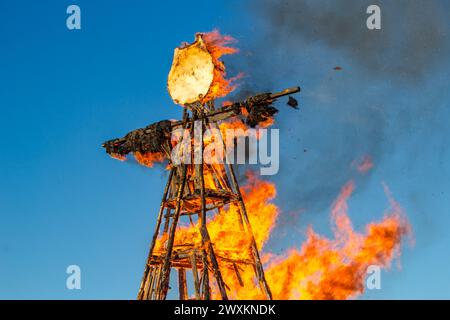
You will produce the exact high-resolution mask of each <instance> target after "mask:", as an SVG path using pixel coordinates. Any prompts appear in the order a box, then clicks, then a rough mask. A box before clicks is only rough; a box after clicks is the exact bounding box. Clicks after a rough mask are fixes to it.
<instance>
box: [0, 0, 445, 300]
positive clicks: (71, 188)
mask: <svg viewBox="0 0 450 320" xmlns="http://www.w3.org/2000/svg"><path fill="white" fill-rule="evenodd" d="M73 3H75V4H78V5H79V6H80V7H81V11H82V30H78V31H69V30H68V29H67V28H66V25H65V19H66V17H67V15H66V13H65V11H66V8H67V6H68V5H70V4H72V2H67V1H41V2H36V1H22V0H19V1H2V2H1V3H0V39H1V47H0V108H1V116H0V133H1V137H2V147H3V148H2V152H1V155H0V168H1V169H0V298H2V299H23V298H25V299H49V298H56V299H133V298H135V296H136V293H137V290H138V288H139V283H140V278H141V275H142V271H143V267H144V263H145V258H146V255H147V248H148V244H149V242H150V238H151V234H152V232H153V227H154V222H155V220H156V213H157V212H156V210H157V208H158V207H159V201H160V198H161V195H162V190H163V187H164V183H165V179H166V178H167V174H166V172H165V171H164V170H162V168H161V167H155V168H153V169H147V168H143V167H140V166H138V165H136V164H133V163H132V162H128V163H121V162H119V161H114V160H112V159H110V158H109V157H108V156H107V155H106V154H105V153H104V151H103V150H102V148H101V147H100V145H101V143H102V142H103V141H105V140H108V139H111V138H115V137H118V136H121V135H123V134H125V133H127V132H128V131H130V130H132V129H135V128H139V127H143V126H145V125H147V124H150V123H152V122H155V121H159V120H162V119H173V118H179V117H180V115H181V108H180V107H178V106H175V105H173V103H172V101H171V100H170V98H169V95H168V93H167V91H166V86H165V83H166V77H167V73H168V70H169V68H170V64H171V59H172V53H173V49H174V48H175V47H176V46H178V45H179V44H180V43H181V42H183V41H192V40H193V36H194V33H195V32H198V31H209V30H212V29H214V28H218V29H219V30H221V31H222V32H223V33H227V34H231V35H233V36H234V37H236V38H237V39H238V41H239V42H238V44H237V45H238V46H239V47H241V46H242V47H243V50H242V52H241V55H244V56H247V57H248V56H251V55H254V56H255V55H256V56H257V55H258V50H251V49H249V47H248V46H249V44H251V43H253V42H254V39H255V38H258V37H260V38H264V35H265V34H267V35H269V34H271V33H270V30H265V28H268V25H267V24H265V23H263V22H261V21H260V20H258V19H257V18H255V17H254V14H253V12H252V10H251V9H249V7H248V6H246V5H245V4H243V3H242V2H241V1H214V2H211V1H194V2H186V1H170V2H169V1H166V2H157V3H150V2H149V1H133V2H131V3H130V2H126V3H125V2H123V1H98V0H96V1H82V0H78V1H75V2H73ZM447 30H448V29H447ZM246 46H247V47H246ZM271 49H273V55H274V58H273V61H276V62H277V63H280V61H281V62H283V61H284V62H285V63H286V64H287V65H290V66H292V68H288V69H292V70H293V71H292V72H291V73H290V72H287V71H286V68H285V69H280V70H281V71H280V72H278V70H276V69H275V70H274V71H273V74H269V75H265V76H266V77H270V78H271V79H272V80H271V84H272V85H273V86H274V88H272V89H273V90H278V89H281V88H283V87H288V86H293V85H297V84H298V85H301V86H302V89H303V92H302V95H301V98H300V103H301V107H302V110H301V111H300V112H295V111H293V110H291V109H289V108H282V107H280V109H282V110H281V112H280V115H279V117H278V123H279V124H278V127H279V128H280V136H281V138H282V143H281V151H280V152H281V168H280V173H279V174H278V175H276V176H274V177H271V178H270V180H272V181H274V182H275V183H276V184H277V186H278V192H279V196H278V198H277V199H276V201H275V202H276V203H277V205H278V206H279V207H280V208H281V217H280V223H279V225H280V226H279V228H278V229H277V230H278V232H277V234H276V235H275V236H274V237H273V238H272V239H271V240H270V241H269V243H268V246H267V248H266V249H267V250H268V251H274V252H276V253H279V252H282V251H283V249H286V248H289V247H291V246H299V245H300V244H301V242H302V240H303V239H304V230H305V228H306V226H307V225H308V224H313V225H314V227H315V229H316V230H318V231H319V232H321V233H324V234H329V223H328V221H329V215H328V208H327V205H324V204H327V203H328V204H331V202H332V201H333V198H334V197H335V196H336V195H337V193H336V192H335V191H338V189H336V186H337V185H342V184H343V183H345V182H346V181H347V180H349V179H352V178H354V179H356V184H357V185H356V186H357V190H356V192H355V195H354V196H353V197H352V198H351V201H350V208H351V209H350V215H351V217H352V219H353V221H354V223H355V227H356V228H358V229H361V228H363V227H364V225H365V224H366V223H367V222H369V221H372V220H377V219H380V218H381V217H382V214H383V210H384V209H385V208H386V207H387V205H388V203H387V199H386V197H385V196H384V193H383V188H382V185H381V183H382V182H385V183H387V184H388V185H389V187H390V189H391V191H392V193H393V195H394V197H395V198H396V200H397V201H398V202H399V203H400V204H401V205H402V206H403V208H404V209H405V211H406V213H407V215H408V218H409V220H410V222H411V224H412V226H413V229H414V235H415V245H414V247H409V246H408V245H407V244H406V245H404V246H403V247H402V248H403V250H402V251H403V253H402V257H401V259H400V260H401V268H398V267H397V266H396V264H394V265H393V267H392V269H391V270H390V271H388V272H383V275H382V289H381V290H376V291H370V292H367V293H366V294H365V295H364V296H363V298H367V299H370V298H382V299H400V298H426V299H427V298H449V297H450V291H449V289H448V288H450V277H449V276H448V267H449V265H450V255H449V254H448V252H449V249H448V247H449V245H450V233H449V232H448V228H447V226H448V225H450V216H449V214H448V210H449V205H450V193H449V187H450V185H449V184H450V179H449V178H450V168H449V165H448V163H449V161H450V153H449V151H448V148H447V145H448V138H447V137H448V136H449V135H450V127H449V126H448V119H449V116H450V111H449V110H450V109H449V106H450V94H449V91H448V85H449V82H450V81H449V80H450V79H449V70H450V69H449V66H450V65H449V61H447V60H445V59H448V55H447V56H445V57H444V58H441V59H443V61H440V62H441V63H439V64H437V65H434V66H430V70H429V72H427V73H426V74H425V76H424V77H423V78H422V79H420V80H419V82H418V83H415V84H403V83H400V84H398V83H395V80H392V81H390V80H386V79H385V78H377V77H372V75H370V74H369V73H368V72H367V70H366V69H364V68H363V67H361V65H360V64H358V62H357V61H355V60H353V59H352V58H351V57H350V56H349V55H348V54H347V53H346V52H345V50H341V49H339V48H338V49H336V48H332V47H329V46H328V45H327V43H326V42H321V41H310V40H309V41H306V40H305V42H304V43H302V50H299V51H295V52H294V53H292V52H291V53H289V55H286V56H285V54H286V53H285V52H284V51H282V50H277V49H276V48H274V47H271V46H267V47H266V48H265V50H267V51H268V52H269V53H270V52H271V51H270V50H271ZM250 53H251V55H250ZM267 56H268V55H267V52H266V53H265V55H264V57H267ZM269 57H270V54H269ZM390 58H391V57H384V58H383V57H381V61H382V62H383V61H385V60H383V59H390ZM265 59H266V58H265ZM228 61H229V65H230V70H232V71H234V70H237V69H239V68H240V66H242V68H243V69H244V70H243V71H244V72H246V73H247V74H248V76H249V79H250V78H251V76H252V74H251V70H254V69H252V68H250V67H248V65H246V64H245V61H247V60H245V59H244V60H239V58H235V57H232V58H230V59H229V60H228ZM234 62H235V64H234V65H233V63H234ZM266 62H267V63H270V62H271V59H270V58H268V59H267V60H266ZM336 65H342V66H343V67H344V69H343V72H342V73H336V72H335V71H333V70H332V69H333V67H334V66H336ZM247 67H248V68H247ZM274 67H275V66H274ZM412 67H414V66H412ZM283 70H284V71H283ZM249 73H250V74H249ZM257 80H258V79H253V80H252V81H257ZM243 81H246V80H245V79H244V80H243ZM264 85H265V84H263V85H261V87H263V86H264ZM258 89H259V88H258ZM264 89H265V88H264ZM363 108H375V109H376V110H378V111H377V112H376V115H381V114H382V115H383V119H384V120H383V121H382V123H383V134H382V135H381V137H382V138H380V136H377V139H378V138H380V139H381V140H382V141H381V142H380V141H378V142H377V143H376V144H375V145H373V144H371V143H366V142H370V137H371V133H370V132H369V133H368V132H366V131H365V129H364V126H362V127H360V126H359V125H358V124H356V125H355V123H360V122H362V123H364V121H369V122H370V121H375V120H373V119H371V118H370V117H365V116H366V115H367V113H364V112H360V111H361V109H363ZM411 108H413V110H415V111H414V113H412V112H411V111H410V110H411ZM355 110H358V112H357V117H352V115H354V112H355ZM417 110H420V112H417ZM406 120H407V121H406ZM349 126H350V127H351V128H354V131H350V132H351V135H355V136H358V135H361V136H363V137H368V139H367V140H365V139H361V140H357V141H356V142H357V143H356V144H353V142H350V141H352V139H351V138H352V137H351V136H348V134H349V131H348V130H347V128H348V127H349ZM330 146H331V147H330ZM348 149H351V155H350V156H353V155H355V156H358V155H364V154H367V153H369V154H371V153H372V152H373V151H376V154H377V156H376V157H375V165H376V166H375V169H374V170H373V172H372V173H371V174H370V175H367V176H363V177H362V176H360V175H357V174H356V173H355V172H354V171H352V169H351V168H349V166H350V163H347V164H345V165H344V164H343V161H340V160H341V159H347V155H345V156H344V155H342V154H341V153H342V152H343V151H342V150H348ZM373 149H376V150H373ZM305 150H307V152H305ZM333 163H335V165H333ZM294 165H295V166H296V170H295V172H292V170H291V169H290V168H292V167H293V166H294ZM311 168H314V169H313V170H312V171H311ZM308 172H314V173H315V174H316V173H320V174H318V176H317V179H316V178H315V177H314V176H313V177H312V176H311V174H309V175H308ZM319 175H320V177H319ZM330 181H331V182H330ZM322 190H326V192H325V191H324V192H322ZM299 194H300V196H299ZM302 194H303V196H302ZM316 198H317V199H316ZM316 201H317V202H316ZM319 202H320V205H319V204H318V203H319ZM283 213H284V214H285V215H284V217H283ZM286 213H294V214H295V216H296V217H297V218H296V219H295V225H294V223H293V222H292V221H290V220H288V218H287V215H286ZM287 223H289V224H290V226H289V227H287V226H286V225H287ZM282 235H284V236H282ZM71 264H77V265H79V266H80V267H81V270H82V289H81V290H78V291H77V290H72V291H70V290H67V289H66V277H67V275H66V273H65V270H66V267H67V266H68V265H71Z"/></svg>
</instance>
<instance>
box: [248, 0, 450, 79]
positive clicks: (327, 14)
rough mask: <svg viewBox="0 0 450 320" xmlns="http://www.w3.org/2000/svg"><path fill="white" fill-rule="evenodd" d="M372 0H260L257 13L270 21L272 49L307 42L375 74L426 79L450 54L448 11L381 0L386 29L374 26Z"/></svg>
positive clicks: (420, 0)
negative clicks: (371, 27)
mask: <svg viewBox="0 0 450 320" xmlns="http://www.w3.org/2000/svg"><path fill="white" fill-rule="evenodd" d="M371 4H374V1H372V0H341V1H337V2H336V1H317V0H281V1H280V0H262V1H261V0H258V1H255V2H253V3H252V5H253V6H254V12H256V13H257V15H258V17H260V18H261V19H262V20H263V21H264V22H265V23H267V24H268V26H269V28H267V30H270V32H271V33H270V34H268V35H266V36H265V37H264V41H267V39H270V40H269V41H270V42H271V43H270V44H267V43H266V44H265V45H266V48H270V49H271V51H273V50H274V49H275V50H277V51H278V52H280V51H281V52H283V53H286V52H289V51H292V50H298V49H301V48H300V47H299V44H301V43H302V42H303V41H305V42H316V43H323V44H324V45H326V46H327V47H328V48H330V49H333V50H339V51H342V52H343V53H344V54H346V55H347V56H348V58H351V59H354V61H355V62H356V63H357V64H358V65H359V66H360V67H363V68H365V69H366V71H367V72H369V73H370V74H371V75H373V76H380V77H388V78H393V79H395V80H401V81H411V80H418V79H420V78H422V77H423V76H424V75H425V74H426V73H427V72H428V71H429V68H431V67H433V66H434V65H436V63H437V62H438V61H439V59H440V58H442V57H445V55H446V54H447V53H448V35H447V33H448V23H447V21H446V16H445V15H444V14H443V13H444V12H447V10H446V8H445V6H444V5H441V2H439V1H432V0H417V1H408V0H396V1H389V0H379V1H376V4H377V5H378V6H379V7H380V8H381V18H382V19H381V21H382V29H381V30H369V29H368V28H367V26H366V20H367V18H368V17H369V15H368V14H367V13H366V10H367V8H368V6H369V5H371Z"/></svg>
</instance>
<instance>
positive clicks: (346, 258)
mask: <svg viewBox="0 0 450 320" xmlns="http://www.w3.org/2000/svg"><path fill="white" fill-rule="evenodd" d="M247 178H248V181H247V184H246V185H245V186H243V187H242V193H243V197H244V201H245V204H246V207H247V211H248V215H249V220H250V223H251V225H252V228H253V233H254V237H255V240H256V243H257V246H258V248H259V249H260V250H261V249H263V247H264V245H265V244H266V242H267V240H268V239H269V237H270V234H271V231H272V230H273V229H274V228H275V226H276V220H277V216H278V214H279V209H278V207H277V206H276V205H274V204H273V203H271V200H273V199H274V198H275V196H276V188H275V185H274V184H273V183H270V182H267V181H263V180H260V179H259V178H258V177H257V176H256V175H254V174H252V173H248V174H247ZM354 188H355V185H354V182H353V181H350V182H349V183H347V184H346V185H345V186H344V187H343V188H342V191H341V193H340V194H339V196H338V197H337V199H336V200H335V202H334V204H333V205H332V207H331V222H332V224H333V231H334V238H333V239H328V238H326V237H324V236H321V235H319V234H317V233H316V232H315V231H314V230H313V229H312V227H309V228H308V232H307V238H306V240H305V241H304V242H303V244H302V245H301V246H300V247H299V248H291V249H289V250H288V251H287V253H286V254H285V255H282V256H275V255H273V254H270V253H266V254H264V253H263V255H262V259H263V262H264V263H265V265H266V267H265V270H266V272H265V274H266V278H267V281H268V283H269V286H270V287H271V290H272V293H273V296H274V298H275V299H348V298H354V297H357V296H358V295H360V294H362V293H363V291H364V279H365V275H366V271H367V269H368V267H369V266H370V265H377V266H379V267H382V268H386V267H389V266H390V263H391V261H392V260H393V259H394V258H395V257H398V256H399V254H400V244H401V240H402V238H403V237H404V236H405V235H407V234H409V233H410V226H409V224H408V222H407V220H406V219H405V218H404V215H403V213H402V210H401V208H400V206H399V205H398V204H397V203H396V202H395V201H394V200H393V198H392V197H391V196H390V195H389V194H388V196H389V200H390V204H391V206H390V208H389V209H388V211H387V212H386V213H385V216H384V218H383V219H381V221H379V222H372V223H369V224H368V225H367V226H366V228H365V231H364V232H362V233H358V232H356V231H354V230H353V227H352V223H351V221H350V219H349V217H348V214H347V210H348V207H347V200H348V199H349V197H350V196H351V194H352V193H353V191H354ZM238 213H239V211H238V208H237V207H235V206H233V205H231V206H229V207H228V208H227V209H224V210H221V212H220V213H218V214H216V215H215V216H213V217H212V218H211V219H210V220H209V221H208V223H207V228H208V231H209V233H210V237H211V241H212V242H213V244H214V249H215V252H216V255H217V256H218V258H219V265H220V269H221V273H222V276H223V278H224V281H225V283H226V285H227V287H228V289H227V293H228V296H229V297H230V298H231V299H264V296H263V295H262V292H261V290H260V288H259V286H258V285H257V282H256V281H255V276H254V269H253V267H252V266H251V265H250V264H246V263H247V262H248V261H251V251H250V245H251V239H250V237H249V234H248V233H246V232H244V231H243V229H242V226H241V225H240V223H239V221H240V218H239V214H238ZM198 229H199V225H198V223H197V224H192V225H190V226H183V227H180V228H179V230H178V231H177V234H176V238H175V247H177V246H186V245H188V244H191V245H194V246H197V247H201V237H200V234H199V233H198V231H197V230H198ZM165 241H166V237H160V238H159V239H158V242H157V246H156V251H155V252H158V251H159V252H161V251H162V247H163V245H164V242H165ZM230 259H231V260H230ZM232 261H235V262H241V263H233V262H232ZM213 293H214V297H215V298H219V297H220V296H219V294H218V292H217V288H213Z"/></svg>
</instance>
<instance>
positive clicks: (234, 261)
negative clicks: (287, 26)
mask: <svg viewBox="0 0 450 320" xmlns="http://www.w3.org/2000/svg"><path fill="white" fill-rule="evenodd" d="M232 42H233V38H231V37H229V36H223V35H221V34H219V32H217V31H213V32H210V33H198V34H196V37H195V41H194V42H193V43H190V44H184V45H183V46H181V47H179V48H176V49H175V52H174V58H173V63H172V67H171V70H170V72H169V76H168V81H167V88H168V91H169V94H170V96H171V98H172V100H173V101H174V103H175V104H178V105H180V106H182V107H183V108H182V111H183V116H182V119H181V120H177V121H174V120H172V121H171V120H163V121H159V122H157V123H154V124H150V125H148V126H147V127H145V128H141V129H137V130H133V131H131V132H130V133H128V134H127V135H125V136H124V137H122V138H118V139H113V140H109V141H107V142H105V143H104V144H103V147H104V148H105V149H106V152H107V153H108V154H110V155H111V156H112V157H114V158H117V159H119V160H126V158H127V156H128V155H130V154H133V155H134V157H135V159H136V160H137V161H138V162H139V163H141V164H143V165H146V166H149V167H151V166H153V164H154V163H155V162H163V161H165V162H167V169H168V170H169V178H168V181H167V184H166V187H165V189H164V192H163V197H162V200H161V205H160V208H159V212H158V216H157V221H156V228H155V231H154V234H153V237H152V241H151V244H150V250H149V254H148V258H147V262H146V265H145V268H144V274H143V277H142V281H141V286H140V289H139V292H138V299H155V300H162V299H166V298H167V295H168V292H169V290H170V286H169V281H170V276H171V274H172V271H175V270H176V272H177V275H178V295H179V298H180V299H182V300H185V299H199V300H207V299H346V298H352V297H355V296H357V295H358V294H360V293H362V291H363V289H364V288H363V279H364V276H365V272H366V269H367V267H368V266H370V265H373V264H378V265H381V266H383V267H387V266H389V265H390V262H391V261H392V259H393V258H395V257H396V256H397V255H398V254H399V248H400V247H399V246H400V243H401V240H402V238H403V237H404V236H405V235H407V234H408V233H409V232H410V227H409V224H408V222H407V221H406V219H405V218H404V215H403V214H402V210H401V207H400V206H399V205H398V204H397V203H396V202H395V201H394V200H393V199H392V198H390V200H391V208H390V210H389V211H388V212H387V213H386V215H385V217H384V218H383V220H381V221H380V222H378V223H371V224H370V225H368V226H367V228H366V231H365V233H357V232H355V231H354V230H353V228H352V225H351V221H350V219H349V217H348V215H347V199H348V198H349V197H350V195H351V193H352V192H353V190H354V187H355V186H354V183H353V182H352V181H350V182H349V183H348V184H347V185H346V186H344V187H343V189H342V192H341V194H340V195H339V196H338V198H337V199H336V201H335V203H334V204H333V205H332V210H331V212H332V222H333V224H334V225H335V228H334V231H335V233H334V235H335V239H327V238H325V237H322V236H320V235H318V234H316V233H315V232H314V231H313V230H312V229H309V231H308V234H307V239H306V241H305V242H304V243H303V245H302V246H301V248H300V249H297V248H292V249H291V250H289V251H288V252H287V253H286V254H284V255H281V256H275V255H272V254H268V253H267V254H265V253H263V251H262V250H263V248H264V246H265V244H266V243H267V241H268V239H269V237H270V234H271V232H272V231H273V230H274V228H275V226H276V221H277V217H278V215H279V208H278V207H277V206H276V205H275V204H273V203H272V200H273V199H274V198H275V197H276V187H275V185H274V184H273V183H270V182H267V181H263V180H261V179H260V178H258V177H257V176H256V175H255V174H253V173H251V172H249V173H248V175H247V184H246V185H244V186H242V187H240V186H239V184H238V180H237V177H236V174H235V170H234V168H233V165H232V163H230V162H228V161H226V159H225V158H226V155H225V154H223V153H220V154H219V153H217V152H216V153H214V154H213V157H214V158H215V159H216V160H217V161H205V154H206V150H207V149H208V147H209V146H210V145H211V144H213V143H215V144H220V145H224V146H225V142H224V141H226V140H227V139H226V130H227V129H230V128H239V129H243V130H246V129H250V128H255V127H257V128H265V127H268V126H270V125H271V124H273V122H274V117H275V115H276V114H277V113H278V111H279V110H278V109H277V108H276V107H275V106H274V102H276V101H277V99H279V98H282V97H284V96H289V100H288V101H287V104H288V105H289V106H290V107H292V108H294V109H298V102H297V100H296V99H295V98H294V97H293V96H292V95H293V94H295V93H298V92H299V91H300V88H299V87H293V88H289V89H285V90H283V91H280V92H274V93H272V92H266V93H262V94H258V95H255V96H251V97H248V98H247V99H245V100H243V101H238V102H230V103H225V104H224V105H222V106H220V107H218V106H216V105H215V101H216V99H219V98H223V97H225V96H227V95H228V94H229V93H230V92H232V91H233V90H234V89H235V84H234V81H233V80H234V79H233V78H232V79H227V78H226V68H225V65H224V63H223V61H222V60H221V57H222V56H223V55H225V54H233V53H236V52H237V49H235V48H233V47H231V46H230V44H231V43H232ZM180 130H181V131H180ZM207 130H212V131H214V132H216V133H218V135H216V136H215V137H214V138H212V139H210V138H207V136H205V135H204V133H205V132H206V131H207ZM175 132H181V133H180V134H178V135H176V136H177V138H176V139H174V133H175ZM198 132H199V133H200V134H199V135H198V136H199V137H200V138H199V139H194V137H197V133H198ZM228 140H230V139H228ZM231 141H233V140H232V139H231ZM227 146H228V145H227ZM180 154H182V156H181V157H182V158H183V161H178V160H179V158H180ZM210 156H211V155H210ZM199 159H200V160H199ZM369 169H370V168H368V169H367V170H369ZM181 219H185V220H186V221H187V224H182V223H180V221H181ZM188 272H190V273H191V276H189V277H188V274H187V273H188ZM188 281H191V282H192V285H191V286H188ZM189 287H190V288H193V291H192V292H189V291H188V288H189Z"/></svg>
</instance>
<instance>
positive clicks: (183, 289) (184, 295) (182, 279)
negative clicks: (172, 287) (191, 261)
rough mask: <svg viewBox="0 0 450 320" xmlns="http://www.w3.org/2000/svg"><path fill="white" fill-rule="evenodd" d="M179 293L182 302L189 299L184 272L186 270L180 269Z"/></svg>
mask: <svg viewBox="0 0 450 320" xmlns="http://www.w3.org/2000/svg"><path fill="white" fill-rule="evenodd" d="M178 293H179V295H180V300H187V299H188V292H187V284H186V270H184V268H179V269H178Z"/></svg>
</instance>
